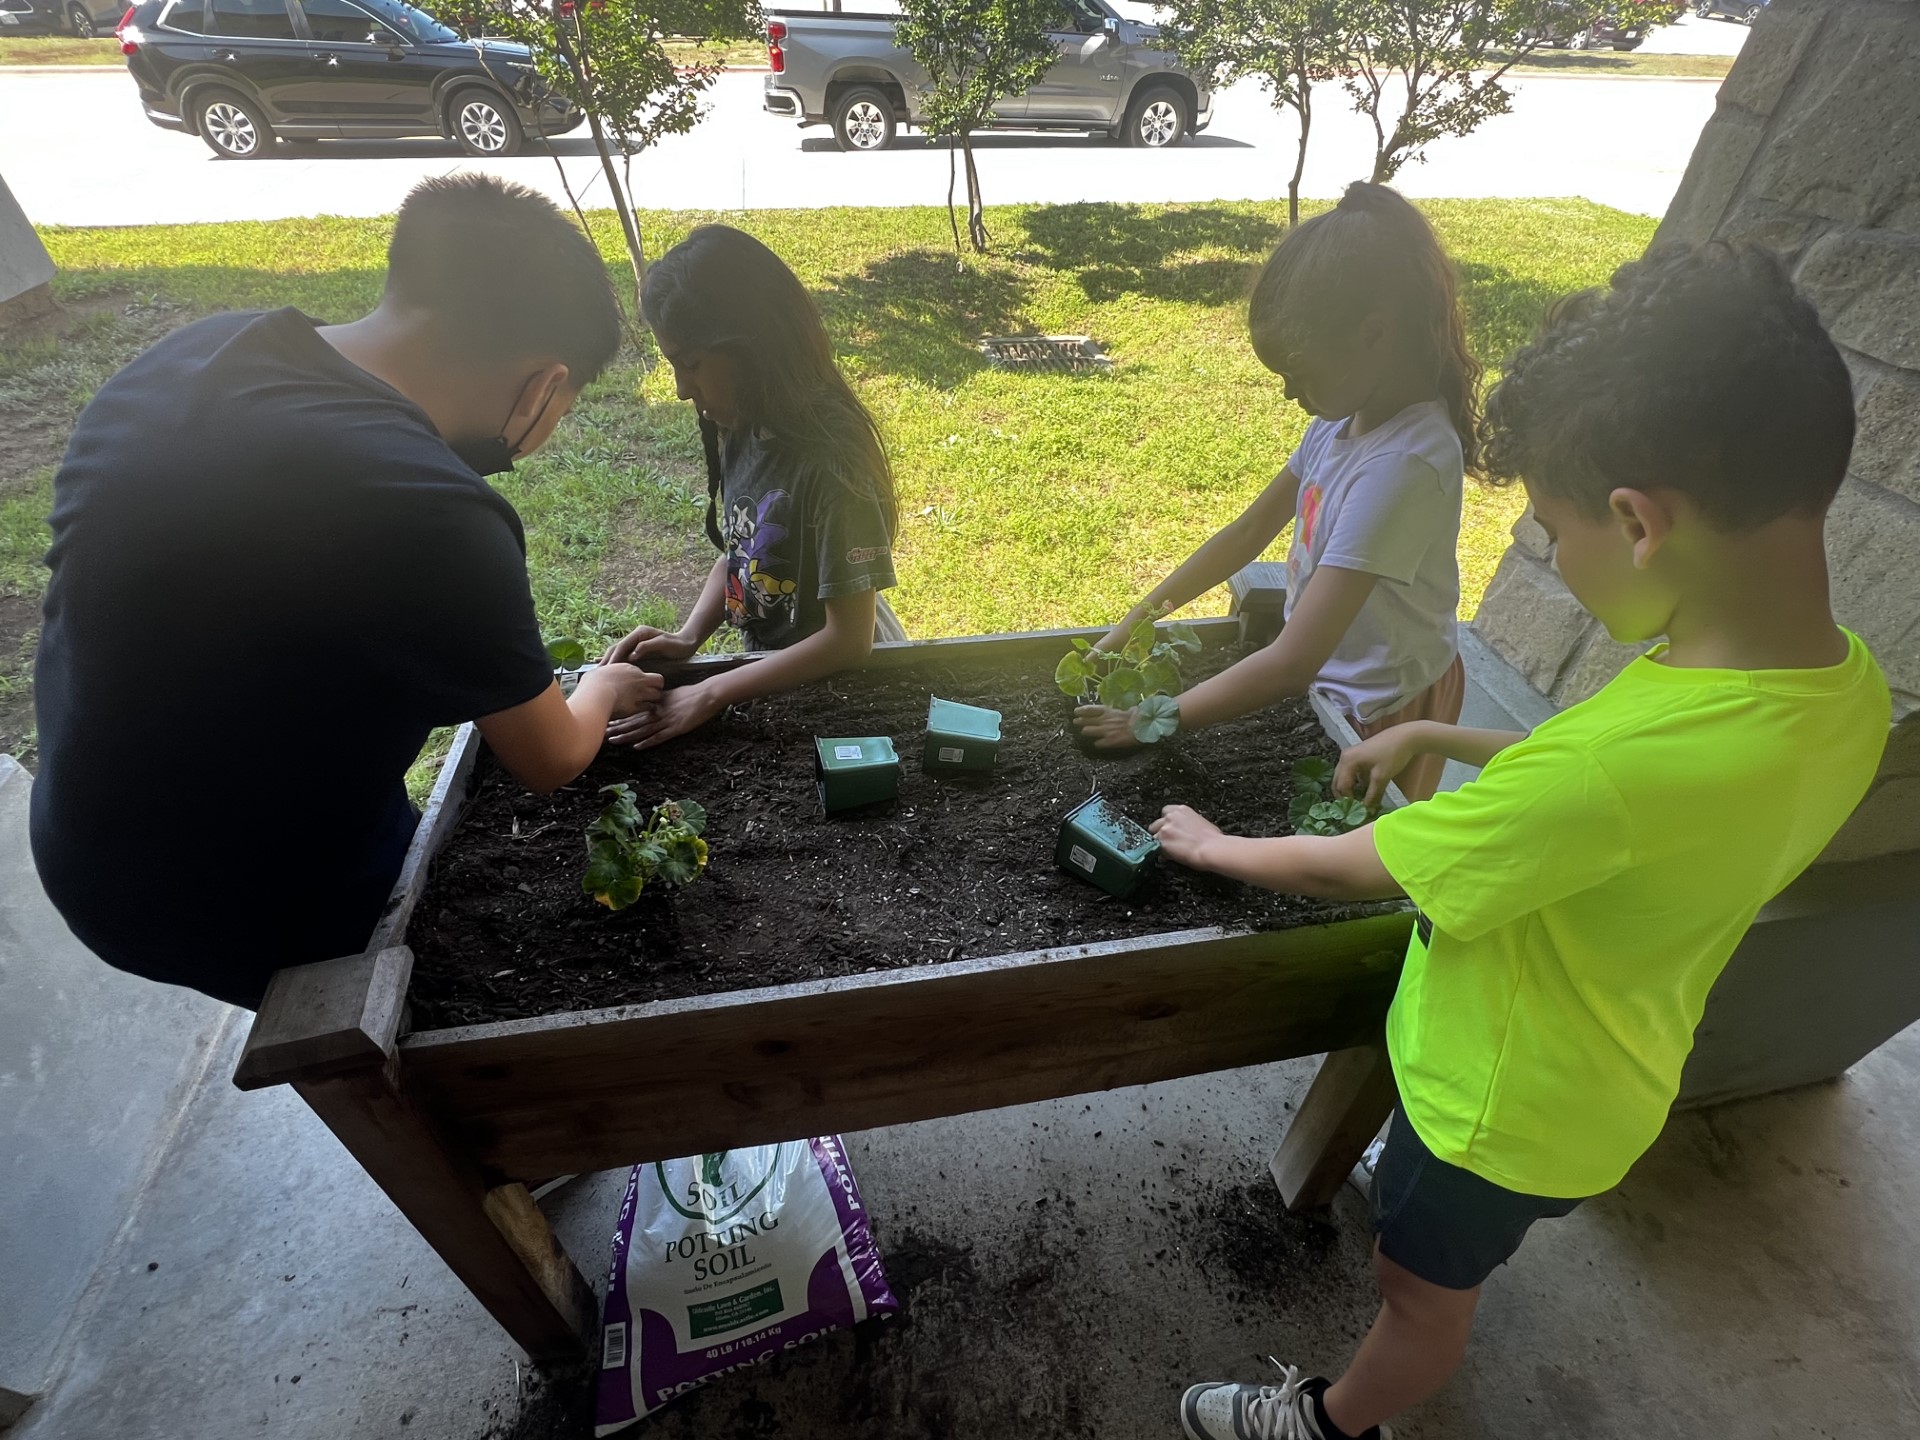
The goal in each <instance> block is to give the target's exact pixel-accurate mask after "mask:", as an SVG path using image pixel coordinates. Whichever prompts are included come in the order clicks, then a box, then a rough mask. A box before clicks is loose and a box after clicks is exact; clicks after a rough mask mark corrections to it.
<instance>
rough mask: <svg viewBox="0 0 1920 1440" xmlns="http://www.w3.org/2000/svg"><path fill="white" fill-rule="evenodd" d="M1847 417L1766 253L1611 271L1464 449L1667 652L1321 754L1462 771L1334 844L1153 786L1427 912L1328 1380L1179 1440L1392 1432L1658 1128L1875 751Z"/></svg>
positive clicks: (1361, 894)
mask: <svg viewBox="0 0 1920 1440" xmlns="http://www.w3.org/2000/svg"><path fill="white" fill-rule="evenodd" d="M1853 428H1854V416H1853V395H1852V386H1851V382H1850V380H1849V377H1848V374H1847V369H1846V365H1845V363H1844V362H1843V361H1842V359H1841V357H1840V354H1839V352H1838V350H1836V349H1835V347H1834V345H1833V342H1832V341H1831V340H1830V339H1829V338H1828V336H1827V334H1826V331H1825V330H1824V329H1823V328H1822V326H1821V324H1820V320H1819V317H1818V316H1817V315H1816V314H1815V312H1814V310H1813V307H1812V306H1811V305H1810V304H1809V303H1808V302H1807V301H1806V300H1805V299H1803V298H1802V297H1800V296H1799V295H1798V294H1796V293H1795V291H1794V289H1793V286H1792V284H1791V282H1790V281H1789V280H1788V279H1787V277H1786V274H1785V272H1784V271H1783V270H1782V268H1781V267H1780V264H1779V262H1778V261H1777V260H1775V259H1774V258H1773V257H1772V256H1770V255H1769V254H1767V253H1766V252H1763V251H1758V250H1732V249H1729V248H1727V247H1725V246H1710V247H1703V248H1701V249H1698V250H1691V249H1689V250H1671V251H1666V252H1663V253H1658V254H1655V255H1653V256H1650V257H1649V258H1647V259H1645V260H1642V261H1639V262H1636V263H1634V264H1631V265H1627V266H1625V267H1623V268H1622V269H1621V270H1620V271H1619V273H1618V274H1616V275H1615V276H1614V279H1613V284H1612V287H1611V289H1610V290H1608V291H1604V292H1592V293H1589V294H1586V295H1581V296H1576V297H1573V298H1572V299H1570V300H1568V301H1565V302H1563V303H1562V304H1561V305H1560V306H1558V307H1556V309H1555V311H1554V312H1553V313H1552V314H1551V315H1550V316H1549V319H1548V323H1547V325H1546V327H1545V328H1544V330H1543V331H1542V333H1541V336H1540V337H1539V339H1537V340H1536V341H1535V342H1534V343H1533V344H1531V345H1529V346H1527V347H1525V348H1524V349H1522V350H1521V351H1520V352H1519V354H1518V355H1516V356H1515V357H1514V359H1513V362H1512V364H1511V366H1510V367H1509V368H1508V371H1507V374H1506V376H1505V378H1504V379H1503V380H1502V381H1501V382H1500V384H1499V386H1498V387H1497V388H1496V389H1495V390H1494V392H1493V394H1492V395H1491V396H1490V397H1489V399H1488V404H1487V431H1488V434H1487V443H1488V458H1489V461H1490V467H1489V468H1490V470H1491V471H1492V473H1494V474H1495V475H1497V476H1500V477H1502V478H1505V479H1509V480H1512V479H1518V480H1520V481H1521V482H1522V483H1524V484H1525V486H1526V489H1527V494H1528V497H1529V499H1531V500H1532V502H1533V506H1534V513H1535V514H1536V516H1537V517H1538V519H1539V520H1540V523H1541V524H1542V525H1543V526H1544V527H1545V528H1546V530H1547V533H1548V534H1549V536H1551V537H1553V539H1554V540H1555V542H1556V543H1555V564H1556V565H1557V567H1558V569H1559V571H1560V574H1561V576H1562V578H1563V579H1564V580H1565V581H1566V583H1567V586H1568V588H1569V589H1570V590H1572V592H1573V593H1574V595H1575V596H1576V597H1577V598H1578V599H1579V600H1580V602H1581V603H1582V604H1583V605H1585V606H1586V607H1587V608H1588V609H1589V610H1591V611H1592V612H1593V613H1594V614H1595V615H1597V616H1598V617H1599V618H1600V620H1601V621H1602V622H1603V623H1604V624H1605V625H1606V627H1607V630H1608V632H1609V633H1610V634H1612V635H1613V637H1614V638H1615V639H1617V640H1621V641H1640V640H1647V639H1651V638H1653V637H1655V636H1662V635H1664V636H1665V637H1666V641H1667V643H1666V644H1664V645H1662V646H1660V647H1658V648H1656V649H1655V650H1653V651H1652V652H1651V653H1649V654H1648V655H1646V656H1645V657H1643V658H1641V659H1638V660H1635V661H1634V662H1633V663H1632V664H1630V665H1629V666H1628V667H1627V668H1626V669H1625V670H1624V671H1623V672H1622V673H1621V674H1620V676H1619V677H1618V678H1617V679H1615V680H1614V681H1613V683H1612V684H1610V685H1608V686H1607V687H1606V688H1605V689H1604V690H1602V691H1601V692H1600V693H1599V694H1597V695H1595V696H1594V697H1593V698H1592V699H1591V700H1588V701H1585V702H1584V703H1582V704H1580V705H1576V706H1573V707H1572V708H1570V709H1568V710H1567V711H1565V712H1563V713H1562V714H1560V715H1557V716H1555V717H1554V718H1553V719H1551V720H1549V721H1547V722H1546V723H1544V724H1542V725H1541V726H1540V727H1539V728H1538V729H1536V730H1535V731H1534V732H1533V733H1532V734H1531V735H1513V734H1506V733H1502V732H1496V731H1486V730H1469V729H1463V728H1461V727H1458V726H1449V725H1438V724H1433V723H1428V722H1422V723H1416V724H1411V725H1407V726H1403V727H1400V728H1397V729H1393V730H1388V731H1385V732H1384V733H1382V734H1381V735H1379V736H1377V737H1375V738H1374V739H1371V740H1368V741H1366V742H1364V743H1363V744H1361V745H1359V746H1356V747H1355V748H1354V749H1352V750H1349V751H1348V752H1347V753H1346V754H1345V755H1343V756H1342V757H1341V762H1340V768H1339V771H1338V774H1337V777H1336V780H1335V787H1336V789H1338V790H1340V791H1341V792H1342V793H1364V794H1365V796H1366V798H1367V800H1368V802H1369V803H1372V802H1374V801H1377V800H1378V798H1379V796H1380V793H1381V791H1382V790H1383V789H1384V787H1385V785H1386V783H1387V782H1388V780H1390V779H1391V778H1392V777H1393V776H1394V775H1395V774H1396V773H1398V772H1399V771H1400V770H1401V769H1402V768H1403V767H1404V766H1405V765H1407V764H1408V763H1409V762H1410V761H1411V760H1413V759H1414V758H1415V757H1416V756H1420V755H1432V754H1439V755H1445V756H1447V757H1449V758H1451V759H1456V760H1460V761H1462V762H1464V763H1466V764H1470V765H1478V766H1482V767H1484V769H1483V771H1482V773H1481V775H1480V777H1479V778H1478V779H1476V780H1474V781H1473V782H1471V783H1470V784H1468V785H1466V786H1465V787H1463V788H1462V789H1460V790H1459V791H1457V792H1455V793H1453V794H1443V795H1439V796H1436V797H1435V798H1434V799H1432V800H1429V801H1426V802H1424V803H1422V804H1418V805H1413V806H1409V807H1407V808H1405V809H1402V810H1397V811H1394V812H1392V813H1391V814H1388V815H1385V816H1382V817H1381V819H1380V820H1379V821H1378V823H1376V824H1374V825H1372V826H1368V827H1366V828H1364V829H1361V830H1356V831H1354V832H1353V833H1352V834H1350V835H1345V836H1342V837H1340V838H1338V839H1318V838H1313V837H1308V836H1291V837H1285V838H1280V839H1265V840H1261V839H1243V838H1238V837H1234V836H1229V835H1224V834H1222V833H1221V832H1220V831H1219V830H1218V829H1217V828H1215V827H1214V826H1212V825H1211V824H1209V823H1208V822H1207V821H1206V820H1205V819H1204V818H1202V817H1201V816H1199V815H1196V814H1195V813H1194V812H1193V811H1191V810H1188V809H1186V808H1185V807H1183V806H1173V807H1170V808H1169V809H1168V810H1167V811H1166V813H1165V814H1164V815H1163V816H1162V817H1161V819H1160V820H1159V821H1158V822H1156V823H1155V825H1154V827H1153V828H1154V832H1155V833H1156V834H1157V835H1158V836H1159V837H1160V841H1161V844H1162V845H1163V846H1164V847H1165V848H1166V851H1167V853H1168V854H1169V855H1171V856H1172V857H1173V858H1174V859H1175V860H1178V861H1180V862H1182V863H1184V864H1187V865H1191V866H1194V867H1195V868H1198V869H1204V870H1213V871H1217V872H1219V873H1221V874H1224V875H1230V876H1234V877H1236V878H1239V879H1242V880H1245V881H1247V882H1249V883H1251V884H1256V885H1264V886H1268V887H1271V888H1273V889H1280V890H1291V891H1297V892H1299V893H1302V894H1309V895H1324V896H1329V897H1336V898H1347V899H1373V898H1382V897H1388V896H1395V895H1406V896H1408V897H1410V898H1411V899H1413V900H1414V901H1415V903H1417V904H1418V905H1419V907H1420V911H1421V920H1420V924H1419V926H1418V928H1417V931H1416V934H1415V937H1414V940H1413V942H1412V944H1411V946H1410V948H1409V951H1408V955H1407V961H1406V966H1405V968H1404V970H1403V971H1402V973H1401V977H1400V985H1399V989H1398V991H1397V993H1396V994H1395V996H1394V1001H1393V1007H1392V1009H1391V1011H1390V1012H1389V1014H1388V1017H1387V1048H1388V1052H1389V1054H1390V1055H1391V1057H1392V1061H1393V1071H1394V1078H1395V1081H1396V1082H1397V1084H1398V1087H1399V1092H1400V1107H1399V1108H1398V1109H1397V1110H1396V1111H1395V1113H1394V1116H1393V1120H1392V1123H1391V1126H1390V1128H1389V1131H1388V1137H1387V1144H1386V1149H1385V1151H1384V1153H1383V1154H1382V1156H1381V1158H1380V1161H1379V1165H1378V1168H1377V1170H1376V1173H1375V1176H1374V1184H1373V1194H1372V1206H1371V1208H1372V1212H1373V1228H1374V1231H1375V1233H1376V1235H1377V1236H1378V1240H1377V1244H1376V1248H1375V1258H1374V1266H1375V1273H1376V1275H1377V1276H1378V1278H1379V1281H1380V1288H1381V1296H1382V1305H1381V1309H1380V1314H1379V1317H1378V1318H1377V1319H1376V1320H1375V1322H1374V1325H1373V1328H1372V1330H1371V1331H1370V1332H1369V1333H1368V1335H1367V1337H1366V1339H1365V1340H1364V1341H1363V1342H1362V1344H1361V1346H1360V1350H1359V1352H1358V1354H1357V1355H1355V1357H1354V1359H1353V1361H1352V1363H1351V1364H1350V1365H1349V1366H1348V1368H1347V1370H1346V1372H1345V1373H1344V1374H1343V1375H1341V1376H1340V1377H1339V1378H1338V1379H1337V1380H1335V1381H1333V1382H1331V1383H1330V1382H1328V1381H1327V1380H1324V1379H1320V1378H1306V1377H1303V1376H1302V1375H1301V1374H1300V1373H1299V1372H1298V1371H1297V1370H1294V1369H1292V1368H1288V1369H1287V1370H1286V1373H1285V1376H1284V1382H1283V1383H1282V1384H1280V1385H1277V1386H1271V1385H1268V1386H1257V1385H1236V1384H1232V1383H1228V1382H1218V1383H1209V1384H1203V1385H1196V1386H1194V1387H1193V1388H1192V1389H1190V1390H1189V1391H1188V1392H1187V1394H1186V1396H1185V1398H1184V1399H1183V1401H1182V1403H1181V1423H1182V1425H1183V1426H1184V1427H1185V1429H1186V1432H1187V1434H1188V1435H1189V1436H1192V1437H1194V1440H1350V1437H1351V1440H1372V1437H1374V1436H1376V1435H1378V1436H1382V1437H1384V1436H1386V1435H1387V1434H1388V1433H1389V1432H1388V1431H1387V1429H1386V1427H1385V1426H1384V1425H1383V1424H1382V1423H1381V1422H1383V1421H1385V1420H1387V1419H1388V1418H1389V1417H1391V1416H1393V1415H1395V1414H1397V1413H1399V1412H1400V1411H1401V1410H1403V1409H1405V1408H1406V1407H1407V1406H1409V1405H1413V1404H1416V1403H1417V1402H1419V1401H1421V1400H1424V1399H1425V1398H1427V1397H1428V1396H1429V1395H1431V1394H1433V1393H1434V1392H1435V1391H1437V1390H1438V1389H1439V1388H1440V1387H1441V1385H1442V1384H1444V1383H1445V1382H1446V1380H1447V1378H1448V1377H1449V1376H1450V1375H1452V1373H1453V1372H1454V1370H1455V1369H1456V1368H1457V1366H1458V1365H1459V1362H1460V1357H1461V1355H1462V1354H1463V1353H1464V1351H1465V1349H1466V1343H1467V1337H1468V1335H1469V1333H1470V1331H1471V1328H1472V1323H1473V1312H1474V1307H1475V1305H1476V1304H1477V1303H1478V1300H1479V1294H1480V1286H1481V1284H1482V1282H1483V1281H1485V1280H1486V1278H1487V1276H1488V1275H1490V1274H1491V1273H1492V1272H1493V1270H1494V1269H1495V1268H1497V1267H1498V1266H1499V1265H1501V1264H1504V1263H1505V1262H1506V1260H1507V1259H1508V1257H1510V1256H1511V1255H1512V1254H1513V1252H1514V1251H1515V1250H1516V1249H1518V1248H1519V1245H1520V1242H1521V1239H1522V1237H1523V1236H1524V1235H1525V1233H1526V1231H1527V1228H1528V1227H1529V1226H1530V1225H1531V1224H1532V1223H1533V1222H1534V1221H1535V1220H1538V1219H1542V1218H1547V1217H1552V1216H1559V1215H1565V1214H1567V1213H1568V1212H1569V1211H1571V1210H1572V1209H1573V1208H1574V1207H1575V1206H1576V1205H1578V1204H1579V1203H1580V1201H1581V1200H1582V1199H1583V1198H1585V1197H1588V1196H1591V1195H1595V1194H1598V1193H1600V1192H1602V1191H1605V1190H1607V1189H1610V1188H1611V1187H1612V1186H1613V1185H1615V1184H1617V1183H1618V1182H1619V1180H1620V1179H1621V1178H1622V1176H1624V1175H1625V1174H1626V1172H1627V1169H1628V1168H1629V1167H1630V1166H1631V1165H1632V1164H1633V1162H1634V1161H1635V1160H1637V1159H1638V1158H1639V1157H1640V1155H1641V1154H1642V1153H1643V1152H1644V1151H1645V1150H1646V1149H1647V1147H1648V1146H1649V1145H1651V1144H1652V1143H1653V1140H1654V1137H1655V1136H1657V1135H1658V1134H1659V1132H1660V1127H1661V1126H1662V1124H1663V1123H1664V1122H1665V1120H1666V1116H1667V1110H1668V1107H1669V1106H1670V1105H1671V1104H1672V1101H1673V1098H1674V1096H1675V1094H1676V1093H1677V1092H1678V1089H1679V1082H1680V1069H1681V1065H1682V1063H1683V1062H1684V1061H1685V1059H1686V1056H1687V1052H1688V1051H1689V1049H1690V1048H1691V1047H1692V1044H1693V1031H1694V1027H1695V1025H1696V1024H1697V1023H1698V1021H1699V1019H1700V1012H1701V1008H1702V1006H1703V1005H1704V1004H1705V1002H1706V997H1707V992H1708V990H1709V989H1710V988H1711V987H1712V985H1713V982H1714V980H1715V978H1716V977H1717V976H1718V975H1719V973H1720V970H1721V967H1722V966H1724V965H1725V964H1726V961H1727V958H1728V957H1729V956H1730V955H1731V954H1732V952H1733V949H1734V946H1735V945H1736V944H1737V943H1738V942H1739V939H1740V936H1741V934H1742V933H1743V932H1744V931H1745V929H1746V927H1747V925H1748V924H1749V923H1750V922H1751V921H1752V919H1753V917H1754V914H1755V912H1756V911H1758V909H1759V908H1760V906H1761V905H1762V904H1764V903H1765V902H1766V901H1767V900H1768V899H1770V898H1771V897H1772V896H1773V895H1775V894H1776V893H1778V891H1779V890H1780V889H1781V888H1782V887H1783V886H1785V885H1786V884H1787V882H1788V881H1790V880H1792V879H1793V877H1794V876H1795V875H1797V874H1798V873H1799V872H1800V871H1801V870H1802V869H1804V868H1805V867H1806V866H1807V865H1808V864H1809V863H1810V862H1811V861H1812V860H1813V858H1814V857H1815V856H1816V855H1818V854H1819V853H1820V851H1821V850H1822V849H1823V848H1824V847H1825V845H1826V843H1827V841H1828V840H1830V839H1831V838H1832V836H1833V834H1834V832H1835V831H1836V830H1838V829H1839V827H1840V825H1841V823H1842V822H1843V821H1844V820H1845V819H1846V817H1847V815H1848V814H1849V812H1851V811H1852V809H1853V807H1854V806H1855V805H1856V804H1857V803H1858V802H1859V800H1860V798H1861V796H1862V795H1864V794H1865V793H1866V789H1867V786H1868V784H1869V782H1870V781H1871V780H1872V777H1873V774H1874V771H1875V769H1876V768H1877V767H1878V765H1879V761H1880V754H1881V750H1882V749H1883V747H1884V746H1885V744H1886V737H1887V729H1888V725H1889V722H1890V719H1891V702H1890V698H1889V695H1888V691H1887V685H1886V680H1885V678H1884V677H1883V676H1882V675H1881V673H1880V670H1879V667H1878V666H1877V665H1876V664H1875V663H1874V661H1873V658H1872V656H1870V655H1869V654H1868V653H1867V650H1866V647H1865V646H1864V645H1862V644H1861V642H1860V641H1859V639H1858V638H1857V637H1855V636H1853V635H1851V634H1849V633H1848V632H1847V631H1845V630H1843V629H1841V628H1839V627H1838V626H1837V625H1835V623H1834V620H1833V614H1832V611H1831V609H1830V607H1829V602H1828V595H1827V568H1826V551H1825V545H1824V537H1823V529H1824V524H1825V517H1826V512H1827V508H1828V506H1829V505H1830V504H1831V502H1832V500H1833V497H1834V494H1835V492H1836V491H1837V490H1838V489H1839V486H1840V482H1841V480H1842V479H1843V478H1844V477H1845V475H1846V470H1847V461H1848V456H1849V454H1850V452H1851V449H1852V445H1853Z"/></svg>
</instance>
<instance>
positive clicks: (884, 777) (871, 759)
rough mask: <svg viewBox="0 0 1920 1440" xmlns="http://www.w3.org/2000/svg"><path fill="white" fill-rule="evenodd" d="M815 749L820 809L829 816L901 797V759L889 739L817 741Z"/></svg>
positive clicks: (814, 762)
mask: <svg viewBox="0 0 1920 1440" xmlns="http://www.w3.org/2000/svg"><path fill="white" fill-rule="evenodd" d="M813 748H814V760H813V773H814V778H815V779H816V780H818V781H819V783H820V808H821V809H823V810H825V811H826V812H827V813H828V814H829V815H831V814H832V813H833V812H834V811H836V810H852V809H855V808H856V807H858V806H861V805H874V804H878V803H879V802H880V801H882V800H892V799H895V798H897V797H898V796H899V794H900V757H899V756H898V755H896V754H895V753H894V749H893V741H891V740H889V739H888V738H887V737H886V736H884V735H865V736H857V737H851V738H841V739H831V740H821V739H816V740H815V741H814V742H813Z"/></svg>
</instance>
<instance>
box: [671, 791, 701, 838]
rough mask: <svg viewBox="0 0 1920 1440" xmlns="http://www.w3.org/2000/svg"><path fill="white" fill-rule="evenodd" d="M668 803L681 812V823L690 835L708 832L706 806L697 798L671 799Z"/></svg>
mask: <svg viewBox="0 0 1920 1440" xmlns="http://www.w3.org/2000/svg"><path fill="white" fill-rule="evenodd" d="M667 804H668V805H669V806H670V807H672V808H673V809H675V810H677V811H679V812H680V824H681V826H682V827H683V828H684V829H685V830H686V832H687V833H688V834H689V835H704V834H705V833H706V829H707V809H706V806H704V805H702V804H701V803H700V802H699V801H697V800H669V801H668V802H667Z"/></svg>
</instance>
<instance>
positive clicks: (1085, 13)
mask: <svg viewBox="0 0 1920 1440" xmlns="http://www.w3.org/2000/svg"><path fill="white" fill-rule="evenodd" d="M1060 10H1061V22H1060V26H1059V28H1060V29H1063V30H1077V31H1079V32H1080V33H1081V34H1082V35H1091V34H1092V33H1093V32H1094V31H1096V30H1100V29H1103V28H1105V26H1106V23H1107V12H1106V11H1104V10H1102V9H1100V8H1099V7H1098V6H1097V5H1094V4H1092V3H1091V0H1061V5H1060Z"/></svg>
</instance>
